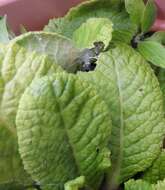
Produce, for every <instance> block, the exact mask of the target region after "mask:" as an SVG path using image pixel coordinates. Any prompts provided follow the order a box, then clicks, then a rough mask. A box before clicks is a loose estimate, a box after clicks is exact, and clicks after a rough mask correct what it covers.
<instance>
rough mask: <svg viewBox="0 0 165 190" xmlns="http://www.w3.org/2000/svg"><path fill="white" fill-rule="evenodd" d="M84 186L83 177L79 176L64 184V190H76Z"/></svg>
mask: <svg viewBox="0 0 165 190" xmlns="http://www.w3.org/2000/svg"><path fill="white" fill-rule="evenodd" d="M84 184H85V177H84V176H80V177H78V178H76V179H74V180H71V181H69V182H67V183H66V184H65V190H78V189H80V188H83V187H84Z"/></svg>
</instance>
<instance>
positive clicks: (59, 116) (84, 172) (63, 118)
mask: <svg viewBox="0 0 165 190" xmlns="http://www.w3.org/2000/svg"><path fill="white" fill-rule="evenodd" d="M32 118H33V119H32ZM16 124H17V132H18V141H19V150H20V153H21V157H22V159H23V163H24V167H25V168H26V170H27V171H28V172H29V173H30V174H31V176H32V177H33V179H35V180H36V181H38V182H39V183H40V184H41V186H45V185H46V187H47V189H51V190H53V189H61V188H63V186H64V184H65V183H66V182H67V181H70V180H73V179H75V178H76V177H77V176H84V177H85V179H86V185H87V186H90V187H91V188H92V189H95V188H96V187H97V185H98V184H99V183H100V180H101V179H102V177H103V174H104V172H105V170H106V169H107V168H109V167H110V159H109V156H110V155H109V150H108V148H107V147H106V146H107V145H108V141H109V136H110V129H111V119H110V116H109V110H108V108H107V106H106V104H105V103H104V101H103V100H101V98H100V97H99V96H98V95H97V92H96V91H95V90H94V89H93V88H92V87H91V86H90V85H89V84H88V83H86V82H84V81H81V80H80V79H78V78H77V76H76V75H72V74H67V73H63V74H56V75H54V76H51V77H43V78H41V79H38V80H35V81H34V82H33V83H32V84H31V85H30V87H28V88H27V90H26V92H25V93H24V94H23V96H22V98H21V101H20V104H19V109H18V114H17V118H16ZM29 142H31V143H29Z"/></svg>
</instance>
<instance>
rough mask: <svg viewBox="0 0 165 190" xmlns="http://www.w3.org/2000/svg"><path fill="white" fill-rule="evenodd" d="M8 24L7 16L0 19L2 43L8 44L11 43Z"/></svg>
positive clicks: (0, 39) (0, 41)
mask: <svg viewBox="0 0 165 190" xmlns="http://www.w3.org/2000/svg"><path fill="white" fill-rule="evenodd" d="M6 22H7V21H6V16H4V17H0V43H8V42H9V41H10V40H9V34H8V30H7V24H6Z"/></svg>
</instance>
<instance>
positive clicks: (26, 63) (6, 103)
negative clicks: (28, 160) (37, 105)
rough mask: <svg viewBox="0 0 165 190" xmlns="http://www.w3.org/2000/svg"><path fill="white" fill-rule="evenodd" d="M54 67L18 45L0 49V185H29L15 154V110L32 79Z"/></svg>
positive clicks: (49, 71) (50, 61) (18, 158)
mask: <svg viewBox="0 0 165 190" xmlns="http://www.w3.org/2000/svg"><path fill="white" fill-rule="evenodd" d="M57 67H58V66H57V65H56V64H55V63H54V62H53V61H52V60H51V59H49V58H48V57H47V56H46V55H41V56H39V55H38V54H36V53H35V52H33V53H29V52H27V51H26V50H25V49H24V48H22V47H19V46H18V45H17V44H9V45H8V46H6V47H5V46H2V47H0V71H1V72H0V136H1V138H0V152H1V155H0V173H3V175H0V183H14V184H15V182H16V183H20V185H23V184H24V183H26V182H27V183H28V179H27V177H26V176H27V174H26V173H25V171H24V169H23V165H22V161H21V159H20V156H19V153H18V146H17V133H16V129H15V117H16V113H17V108H18V104H19V100H20V97H21V96H22V93H23V92H24V90H25V89H26V88H27V86H28V85H29V84H30V83H31V81H32V80H33V78H36V77H40V76H43V75H46V74H49V73H51V72H55V71H56V70H57ZM24 178H25V179H24ZM23 179H24V181H25V182H24V181H23Z"/></svg>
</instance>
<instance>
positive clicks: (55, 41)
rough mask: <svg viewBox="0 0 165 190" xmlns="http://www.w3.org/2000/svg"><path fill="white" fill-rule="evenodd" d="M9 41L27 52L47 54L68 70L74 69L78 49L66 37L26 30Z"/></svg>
mask: <svg viewBox="0 0 165 190" xmlns="http://www.w3.org/2000/svg"><path fill="white" fill-rule="evenodd" d="M11 43H16V44H18V45H19V46H20V47H24V48H25V49H26V50H27V51H29V52H33V51H35V52H37V53H39V54H43V55H48V56H49V57H51V58H52V59H53V60H54V61H55V63H56V64H58V65H60V66H61V67H62V68H64V69H65V70H67V71H68V72H75V71H76V65H75V64H74V60H75V59H76V58H77V54H78V53H79V50H78V49H77V48H75V47H74V45H73V42H72V41H71V40H70V39H68V38H66V37H63V36H61V35H58V34H55V33H50V32H28V33H26V34H23V35H21V36H19V37H17V38H15V39H14V40H13V41H12V42H11Z"/></svg>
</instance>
